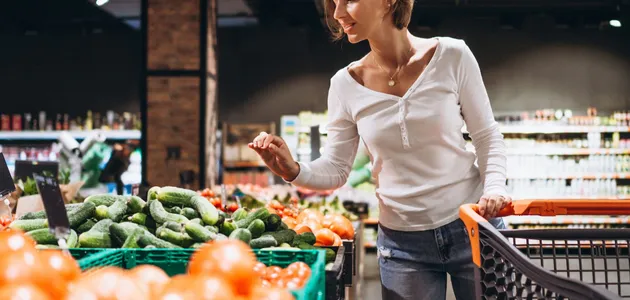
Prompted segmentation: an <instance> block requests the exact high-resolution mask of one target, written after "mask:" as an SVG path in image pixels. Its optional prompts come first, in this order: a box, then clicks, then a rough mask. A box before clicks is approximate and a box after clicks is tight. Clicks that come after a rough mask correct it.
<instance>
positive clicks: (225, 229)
mask: <svg viewBox="0 0 630 300" xmlns="http://www.w3.org/2000/svg"><path fill="white" fill-rule="evenodd" d="M235 229H236V224H234V222H232V221H229V220H228V221H225V222H223V225H222V226H221V229H219V232H220V233H222V234H224V235H226V236H230V234H232V232H233V231H234V230H235Z"/></svg>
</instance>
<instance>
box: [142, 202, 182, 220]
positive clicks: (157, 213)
mask: <svg viewBox="0 0 630 300" xmlns="http://www.w3.org/2000/svg"><path fill="white" fill-rule="evenodd" d="M149 205H150V207H149V209H150V211H151V217H153V220H155V222H156V223H157V224H164V223H166V222H168V221H173V222H177V223H186V222H188V218H186V217H184V216H182V215H178V214H173V213H169V212H167V211H166V210H164V206H163V205H162V203H161V202H160V201H151V203H150V204H149Z"/></svg>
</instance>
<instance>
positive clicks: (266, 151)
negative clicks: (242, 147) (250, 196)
mask: <svg viewBox="0 0 630 300" xmlns="http://www.w3.org/2000/svg"><path fill="white" fill-rule="evenodd" d="M248 146H249V148H251V149H254V151H256V152H257V153H258V155H260V157H261V158H262V159H263V161H264V162H265V164H266V165H267V167H269V169H270V170H271V172H273V173H274V174H276V175H278V176H280V177H282V178H283V179H284V180H286V181H293V180H294V179H295V178H296V177H297V176H298V174H299V173H300V165H299V164H298V163H297V162H296V161H295V160H293V156H291V151H290V150H289V147H287V144H286V143H285V142H284V140H283V139H282V138H280V137H278V136H274V135H272V134H268V133H266V132H261V133H260V134H259V135H258V136H257V137H256V138H255V139H254V141H253V142H251V143H249V144H248Z"/></svg>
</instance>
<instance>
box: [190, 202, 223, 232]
mask: <svg viewBox="0 0 630 300" xmlns="http://www.w3.org/2000/svg"><path fill="white" fill-rule="evenodd" d="M190 203H191V204H192V207H193V208H194V209H195V210H197V212H199V215H200V216H201V219H202V220H203V222H204V223H206V225H214V224H216V223H217V222H218V221H219V212H218V210H217V208H216V207H214V205H212V204H211V203H210V201H208V200H207V199H206V198H204V197H201V196H197V195H195V196H193V197H192V198H191V199H190Z"/></svg>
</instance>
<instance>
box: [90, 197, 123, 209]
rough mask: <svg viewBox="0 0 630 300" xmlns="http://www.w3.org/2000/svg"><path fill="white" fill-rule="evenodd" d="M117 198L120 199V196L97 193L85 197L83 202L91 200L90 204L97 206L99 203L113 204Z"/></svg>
mask: <svg viewBox="0 0 630 300" xmlns="http://www.w3.org/2000/svg"><path fill="white" fill-rule="evenodd" d="M118 199H120V196H118V195H111V194H99V195H92V196H89V197H87V198H85V200H83V202H91V203H92V204H94V206H96V207H99V206H101V205H105V206H110V205H112V204H114V202H116V200H118Z"/></svg>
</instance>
